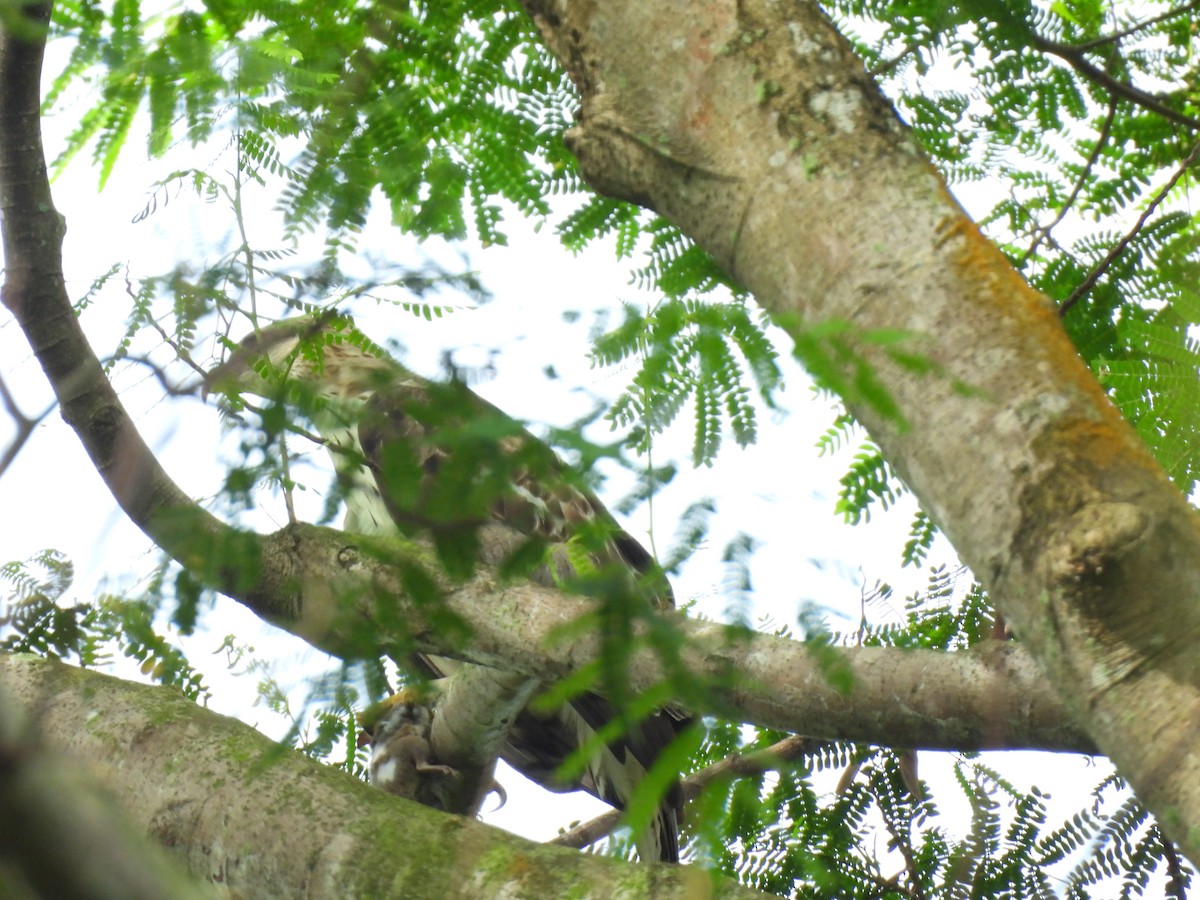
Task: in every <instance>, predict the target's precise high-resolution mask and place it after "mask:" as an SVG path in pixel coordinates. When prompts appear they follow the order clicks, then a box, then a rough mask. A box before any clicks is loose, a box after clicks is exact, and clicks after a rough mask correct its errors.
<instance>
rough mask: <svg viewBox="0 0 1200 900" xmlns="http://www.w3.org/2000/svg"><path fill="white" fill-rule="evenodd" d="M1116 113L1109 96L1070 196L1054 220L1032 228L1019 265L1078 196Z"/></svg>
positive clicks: (1106, 137) (1115, 105) (1061, 217)
mask: <svg viewBox="0 0 1200 900" xmlns="http://www.w3.org/2000/svg"><path fill="white" fill-rule="evenodd" d="M1116 115H1117V100H1116V98H1115V97H1111V98H1110V99H1109V102H1108V115H1107V116H1106V117H1105V119H1104V124H1103V125H1101V126H1100V133H1099V135H1097V137H1096V146H1095V147H1093V148H1092V152H1091V155H1090V156H1089V157H1088V160H1087V162H1086V163H1085V164H1084V166H1083V171H1082V172H1080V173H1079V177H1078V178H1077V179H1076V180H1075V186H1074V187H1073V188H1072V189H1071V196H1069V197H1068V198H1067V202H1066V203H1064V204H1063V205H1062V209H1060V210H1059V211H1058V215H1057V216H1055V217H1054V221H1053V222H1051V223H1050V224H1049V225H1047V226H1045V227H1044V228H1042V227H1039V228H1037V229H1035V230H1034V239H1033V243H1032V244H1030V245H1029V249H1028V250H1026V251H1025V255H1024V256H1022V257H1021V261H1020V264H1019V265H1018V268H1019V267H1020V266H1023V265H1024V264H1025V262H1026V261H1027V260H1028V259H1029V257H1031V256H1033V254H1034V253H1035V252H1036V251H1037V248H1038V245H1039V244H1041V243H1042V241H1044V240H1045V239H1046V238H1048V237H1049V236H1050V232H1051V231H1052V230H1053V229H1054V228H1056V227H1057V226H1058V223H1059V222H1061V221H1062V220H1063V219H1064V218H1065V217H1066V215H1067V212H1068V211H1070V209H1071V207H1072V206H1073V205H1074V203H1075V201H1076V200H1077V199H1078V198H1079V194H1080V192H1081V191H1082V190H1083V186H1084V184H1085V183H1086V182H1087V180H1088V178H1089V177H1090V176H1091V174H1092V168H1093V167H1094V166H1095V165H1096V161H1097V160H1098V159H1099V158H1100V151H1101V150H1102V149H1103V148H1104V145H1105V144H1106V143H1108V139H1109V137H1110V136H1111V134H1112V125H1113V121H1114V120H1115V119H1116Z"/></svg>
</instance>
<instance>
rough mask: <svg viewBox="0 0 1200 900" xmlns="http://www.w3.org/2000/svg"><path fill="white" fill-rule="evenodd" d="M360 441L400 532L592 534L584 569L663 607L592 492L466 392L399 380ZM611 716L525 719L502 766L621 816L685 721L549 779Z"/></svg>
mask: <svg viewBox="0 0 1200 900" xmlns="http://www.w3.org/2000/svg"><path fill="white" fill-rule="evenodd" d="M359 440H360V443H361V446H362V451H363V455H364V458H365V459H366V461H367V464H368V466H369V467H370V468H371V471H372V473H373V474H374V477H375V479H376V483H377V485H378V487H379V493H380V495H381V498H382V500H383V503H384V504H385V505H386V507H387V509H388V512H389V513H390V514H391V516H392V518H393V519H394V520H395V522H396V524H397V525H398V526H399V527H400V528H401V530H403V531H406V532H411V531H413V530H425V529H428V530H429V531H431V532H433V533H434V535H435V538H436V536H437V535H438V534H442V535H453V536H455V537H457V538H462V537H464V536H466V535H467V534H469V533H471V532H473V531H475V530H477V529H478V528H479V527H480V526H481V525H483V524H485V523H488V522H491V523H500V524H503V525H506V526H508V527H510V528H512V529H513V530H514V531H516V532H518V533H520V534H523V535H525V536H527V537H529V538H533V539H536V540H540V541H543V542H545V543H546V544H548V545H557V544H562V543H563V542H565V541H567V540H569V539H571V538H572V537H574V536H575V535H577V534H579V533H580V532H581V530H584V529H587V528H591V529H594V533H592V534H591V535H590V536H589V537H588V539H587V543H586V549H587V551H588V555H589V556H590V557H591V559H592V562H593V564H595V565H596V566H597V567H598V568H602V567H606V566H620V567H622V568H623V569H624V570H625V571H626V572H628V573H629V574H630V575H631V576H633V577H632V578H631V579H630V584H631V586H632V585H633V584H634V580H635V579H636V578H637V576H640V575H642V574H644V573H649V574H650V575H651V577H652V578H653V579H654V581H653V588H652V589H653V593H654V599H655V601H656V602H657V604H658V605H660V606H672V605H673V603H674V601H673V598H672V596H671V593H670V586H669V585H668V584H667V582H666V579H665V577H662V576H661V574H660V573H656V566H655V563H654V560H653V558H652V557H651V556H650V554H649V553H647V552H646V550H645V548H643V547H642V546H641V544H639V543H638V542H637V541H636V540H634V539H633V538H632V537H631V536H630V535H628V534H627V533H625V532H624V531H622V530H621V529H620V527H619V526H618V525H617V524H616V522H615V520H614V519H613V518H612V515H611V514H610V513H609V512H608V510H607V509H605V508H604V506H603V505H602V504H601V503H600V501H599V500H598V499H597V498H596V497H595V496H594V495H593V494H592V493H591V492H590V491H587V490H586V489H585V488H583V487H581V486H579V485H577V484H574V483H572V482H571V481H570V480H569V479H568V478H567V477H566V473H565V472H564V470H563V467H562V463H561V461H560V460H559V459H558V458H557V456H556V455H555V454H554V453H553V451H551V450H550V449H549V448H548V447H546V446H545V445H544V444H542V443H541V442H540V441H538V440H537V439H536V438H535V437H534V436H533V435H531V434H530V433H529V432H528V431H526V430H525V429H524V428H522V427H521V426H520V425H519V424H517V423H516V422H515V421H514V420H512V419H511V418H510V417H508V416H507V415H505V414H504V413H503V412H501V411H500V410H499V409H497V408H496V407H495V406H493V405H492V404H490V403H488V402H487V401H486V400H484V399H483V398H481V397H479V396H478V395H476V394H474V393H473V392H471V391H470V390H469V389H468V388H466V387H465V386H463V385H460V384H454V383H452V384H449V385H434V384H430V383H427V382H424V381H422V380H421V379H418V378H416V377H415V376H409V375H408V374H407V373H404V374H403V375H401V376H399V377H398V378H397V379H396V381H395V383H393V384H392V385H390V386H389V387H388V388H387V389H386V390H377V391H376V392H375V394H374V395H373V396H372V397H371V398H370V399H369V400H368V401H367V410H366V411H365V412H364V415H363V418H362V421H361V423H360V425H359ZM441 663H442V661H441V660H439V659H436V658H431V659H425V660H422V664H423V665H424V666H425V667H426V668H428V669H430V670H431V671H432V672H442V671H443V669H444V667H443V666H442V665H441ZM616 715H617V714H616V711H615V710H614V709H613V707H612V706H611V704H609V703H608V701H606V700H605V699H603V698H602V697H600V696H598V695H596V694H584V695H582V696H580V697H577V698H575V699H573V700H572V701H571V702H570V703H569V704H568V705H566V706H564V707H563V708H561V709H560V710H558V711H556V712H554V713H552V714H547V715H537V714H534V713H532V712H530V711H529V710H526V711H524V712H523V713H521V714H520V715H519V716H518V718H517V720H516V722H515V723H514V725H513V728H512V731H511V732H510V735H509V739H508V743H507V746H506V747H505V748H504V750H503V752H502V756H503V758H504V759H505V761H506V762H508V763H509V764H510V765H512V766H513V767H514V768H515V769H517V770H518V771H520V772H522V773H523V774H525V775H527V776H528V777H529V778H531V779H532V780H534V781H536V782H537V783H539V784H541V785H543V786H545V787H547V788H550V789H552V790H569V789H573V788H575V787H577V786H578V787H583V788H584V789H586V790H588V791H589V792H591V793H592V794H594V795H595V796H597V797H599V798H600V799H602V800H604V801H605V802H607V803H610V804H612V805H614V806H616V807H618V808H624V807H625V805H626V804H627V803H628V800H629V798H630V796H631V795H632V793H633V791H634V790H635V789H636V787H637V785H638V784H639V783H640V782H641V780H642V779H643V778H644V777H645V774H646V771H647V770H648V769H649V768H650V766H652V765H653V764H654V762H655V760H656V759H657V758H658V756H659V754H660V753H661V752H662V750H663V749H664V748H665V747H666V746H667V745H668V744H669V743H670V742H671V741H672V740H673V739H674V738H675V736H676V734H677V733H678V732H679V731H680V730H681V729H682V728H683V727H685V726H686V725H687V724H688V720H687V719H686V717H684V716H680V715H675V714H672V713H669V712H659V713H656V714H654V715H653V716H651V717H649V718H648V719H646V720H644V721H642V722H640V723H637V724H635V725H634V726H633V727H632V728H631V729H630V730H629V731H628V732H627V733H626V734H625V735H624V736H623V737H621V738H620V739H619V740H616V741H613V742H611V743H609V744H608V745H607V746H606V747H605V748H604V750H603V751H601V752H600V753H599V754H598V755H597V756H596V757H594V758H593V759H592V760H590V761H589V763H588V765H587V766H586V769H585V771H584V773H583V775H582V776H581V777H580V779H579V783H578V785H574V784H564V783H563V782H562V781H561V780H560V779H559V778H558V777H557V772H558V770H559V768H560V766H561V765H562V763H563V761H564V760H565V759H566V758H567V757H568V756H569V755H570V754H571V753H573V752H574V751H575V750H576V749H577V748H578V747H579V746H580V745H581V743H583V742H584V741H585V740H587V739H588V738H589V737H590V736H591V735H593V734H594V733H595V732H596V731H597V730H598V729H600V728H601V727H603V726H604V725H606V724H608V723H609V722H611V721H612V720H613V719H614V718H615V717H616ZM681 802H682V799H681V793H680V791H679V788H678V786H675V787H674V788H672V790H671V791H669V792H668V794H667V796H666V797H664V798H663V801H662V803H661V804H660V808H659V810H658V812H657V814H656V817H655V821H654V823H653V827H652V829H651V832H650V833H649V834H647V835H643V836H640V837H639V839H638V850H639V853H640V854H641V855H642V857H643V858H644V859H655V858H657V859H663V860H669V861H677V860H678V858H679V845H678V818H679V812H680V804H681Z"/></svg>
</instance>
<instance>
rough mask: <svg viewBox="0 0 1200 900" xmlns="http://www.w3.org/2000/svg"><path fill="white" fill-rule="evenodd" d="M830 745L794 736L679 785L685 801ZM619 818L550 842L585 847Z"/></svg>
mask: <svg viewBox="0 0 1200 900" xmlns="http://www.w3.org/2000/svg"><path fill="white" fill-rule="evenodd" d="M829 744H830V742H829V741H818V740H814V739H813V738H807V737H801V736H800V735H792V736H791V737H786V738H784V739H783V740H782V741H779V742H778V743H775V744H772V745H771V746H770V747H767V748H766V749H764V750H757V751H755V752H754V753H747V754H745V755H742V754H740V753H735V754H733V755H732V756H727V757H725V759H723V760H721V761H720V762H715V763H713V764H712V765H711V766H708V767H706V768H703V769H701V770H700V771H699V772H693V773H692V774H691V775H689V776H688V777H687V778H685V779H683V781H682V782H681V783H680V788H681V789H682V791H683V799H684V802H685V803H686V802H688V801H690V800H694V799H695V798H696V797H697V796H699V794H700V792H701V791H702V790H703V789H704V788H705V787H706V786H708V785H709V784H711V783H712V782H714V781H717V780H719V779H722V778H746V777H749V776H752V775H761V774H762V773H763V772H769V771H773V770H775V769H778V768H780V767H781V766H784V765H786V764H788V763H791V762H793V761H794V760H796V759H799V758H800V757H801V756H804V755H806V754H812V753H815V752H816V751H817V750H819V749H821V748H822V747H826V746H828V745H829ZM620 821H621V811H620V810H619V809H614V810H610V811H608V812H606V813H603V814H602V815H599V816H596V818H594V819H592V820H591V821H589V822H584V823H583V824H582V825H576V826H575V827H574V828H571V829H568V830H567V831H564V832H563V833H562V834H560V835H558V837H556V838H554V839H553V840H550V841H548V843H550V844H554V845H556V846H560V847H576V848H579V847H586V846H588V845H589V844H594V843H596V841H598V840H600V839H601V838H605V837H607V836H608V835H610V834H612V831H613V829H614V828H616V827H617V825H618V824H620Z"/></svg>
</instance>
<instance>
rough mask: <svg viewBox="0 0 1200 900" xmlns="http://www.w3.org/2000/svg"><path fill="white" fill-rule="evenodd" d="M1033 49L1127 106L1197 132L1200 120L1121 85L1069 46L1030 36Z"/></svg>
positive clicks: (1116, 79)
mask: <svg viewBox="0 0 1200 900" xmlns="http://www.w3.org/2000/svg"><path fill="white" fill-rule="evenodd" d="M1033 45H1034V46H1035V47H1037V48H1038V49H1039V50H1043V51H1045V52H1046V53H1049V54H1050V55H1051V56H1057V57H1058V58H1059V59H1061V60H1063V61H1064V62H1066V63H1068V64H1069V65H1070V66H1071V68H1073V69H1074V70H1075V71H1076V72H1078V73H1079V74H1080V75H1083V76H1084V77H1086V78H1089V79H1091V80H1092V81H1093V82H1094V83H1096V84H1098V85H1099V86H1100V87H1102V88H1105V89H1106V90H1108V91H1109V92H1110V93H1111V94H1114V95H1116V96H1118V97H1122V98H1124V99H1125V100H1128V101H1129V102H1130V103H1133V104H1136V105H1137V106H1141V107H1143V108H1144V109H1148V110H1150V111H1151V112H1155V113H1158V114H1159V115H1160V116H1162V117H1163V118H1164V119H1167V120H1168V121H1170V122H1174V123H1175V124H1177V125H1183V126H1185V127H1187V128H1190V129H1192V130H1193V131H1200V119H1193V118H1192V117H1191V116H1185V115H1184V114H1183V113H1181V112H1177V111H1176V110H1173V109H1171V107H1169V106H1167V105H1166V104H1165V103H1163V102H1162V101H1161V100H1159V99H1158V98H1157V97H1155V96H1154V95H1153V94H1149V93H1147V92H1146V91H1143V90H1142V89H1141V88H1136V87H1134V86H1133V85H1132V84H1129V83H1128V82H1125V81H1121V80H1120V79H1119V78H1114V77H1113V76H1112V75H1110V74H1109V73H1108V72H1105V71H1104V70H1103V69H1101V68H1099V67H1097V66H1096V65H1094V64H1093V63H1092V62H1090V61H1089V60H1088V59H1086V58H1085V57H1084V55H1083V52H1082V51H1081V50H1078V49H1077V48H1075V47H1073V46H1071V45H1069V44H1060V43H1058V42H1057V41H1051V40H1047V39H1046V38H1043V37H1039V36H1038V35H1034V36H1033Z"/></svg>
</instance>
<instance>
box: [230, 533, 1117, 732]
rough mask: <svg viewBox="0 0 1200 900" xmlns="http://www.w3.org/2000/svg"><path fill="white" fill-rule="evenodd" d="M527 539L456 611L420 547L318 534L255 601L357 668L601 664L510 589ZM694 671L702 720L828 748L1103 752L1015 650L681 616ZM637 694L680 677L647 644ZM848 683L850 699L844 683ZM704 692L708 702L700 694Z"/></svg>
mask: <svg viewBox="0 0 1200 900" xmlns="http://www.w3.org/2000/svg"><path fill="white" fill-rule="evenodd" d="M516 540H517V538H516V537H515V536H513V535H512V534H511V533H510V532H508V530H507V529H504V528H502V527H500V526H491V527H489V528H485V529H483V540H482V544H483V547H484V552H485V565H484V566H483V567H481V568H480V570H479V571H478V572H477V573H476V575H475V576H474V578H472V579H471V580H470V581H467V582H465V583H452V582H449V581H443V582H442V583H441V584H440V585H439V587H440V589H441V591H442V595H441V597H442V605H441V606H433V607H431V605H430V604H429V602H428V601H425V602H417V601H415V600H414V599H413V598H412V596H411V595H410V594H409V592H408V591H407V589H406V587H405V572H406V571H410V570H411V569H412V567H413V566H421V567H423V568H424V569H425V570H426V571H436V566H437V563H436V561H435V560H434V558H433V555H432V554H431V553H430V552H429V551H428V550H426V549H423V548H422V547H421V546H420V545H417V544H413V543H410V542H401V541H396V542H394V543H382V542H378V541H368V540H367V539H365V538H359V537H358V536H355V535H347V534H343V533H342V532H338V531H334V530H332V529H327V528H318V527H316V526H312V525H297V526H293V527H289V528H286V529H284V530H282V531H280V532H277V533H276V534H274V535H271V536H269V537H268V538H266V539H265V543H266V545H267V546H268V547H269V548H270V549H269V550H268V552H267V553H266V554H265V556H264V571H266V572H269V573H270V578H269V579H264V580H263V582H262V585H263V586H264V587H266V588H267V589H268V592H267V593H264V594H254V595H252V596H250V597H248V598H247V601H248V605H249V606H250V607H251V608H252V609H254V610H255V612H256V613H258V614H259V615H260V616H262V617H264V618H266V619H268V620H269V621H272V622H274V623H275V624H277V625H279V626H280V627H281V628H285V629H287V630H288V631H290V632H292V633H293V634H296V635H298V636H299V637H302V638H303V639H305V640H306V641H308V642H309V643H311V644H312V645H313V646H314V647H317V648H319V649H321V650H324V651H325V652H327V653H331V654H333V655H334V656H337V657H340V658H342V659H356V658H360V657H362V656H364V655H366V656H376V655H378V654H380V653H381V652H387V653H391V654H393V655H396V656H399V655H401V654H404V653H407V652H411V651H413V650H416V651H419V652H423V653H433V654H437V655H440V656H450V657H457V658H459V659H462V660H464V661H467V662H472V663H475V664H477V665H482V666H489V667H493V668H498V669H503V670H505V671H509V672H514V673H522V674H525V675H527V676H529V677H530V678H536V679H539V680H541V681H543V682H546V683H554V682H558V681H561V680H562V679H564V678H566V677H568V676H570V675H573V674H576V673H578V672H579V671H580V669H581V668H582V667H584V666H586V665H588V664H589V663H590V662H591V661H593V660H596V659H597V658H599V650H600V642H601V640H602V638H601V636H600V635H597V634H595V633H594V631H591V630H588V631H586V632H584V633H579V632H578V631H577V630H576V631H572V632H571V633H570V634H567V635H564V634H563V633H562V631H563V629H562V625H563V623H566V622H570V621H572V620H574V619H576V618H577V617H578V616H579V615H580V614H581V613H583V612H586V611H587V610H588V609H589V607H588V605H587V603H586V601H584V600H583V599H581V598H578V597H575V596H572V595H570V594H567V593H564V592H563V591H560V590H557V589H555V588H550V587H543V586H541V585H538V584H534V583H530V582H521V583H519V584H505V583H502V582H500V581H499V580H498V578H497V576H496V574H495V570H494V569H492V568H488V566H489V565H498V564H499V561H501V560H503V559H504V558H506V554H507V553H509V552H511V549H512V545H513V543H514V542H515V541H516ZM446 615H450V616H452V617H453V618H455V619H456V620H457V621H459V622H462V623H463V624H465V626H466V627H467V628H468V629H469V633H470V637H469V640H467V641H466V642H465V644H462V645H461V646H460V645H458V644H457V643H455V642H453V641H451V640H448V638H447V635H446V634H445V631H444V628H443V629H439V628H438V627H436V626H435V625H434V624H433V620H434V619H435V618H436V617H438V616H446ZM673 619H674V620H673V623H672V624H673V625H674V627H676V628H677V629H678V630H679V632H680V633H681V635H682V637H683V644H684V649H683V650H682V657H681V658H682V661H683V663H684V665H685V666H686V667H687V669H688V671H689V672H690V673H691V675H692V677H693V678H694V679H701V680H703V682H704V684H705V686H706V688H707V690H706V691H705V692H703V695H704V698H705V701H704V702H706V703H707V704H708V705H707V706H706V707H704V708H702V709H695V710H692V711H693V712H696V713H715V714H719V715H725V716H728V715H738V716H740V717H742V720H743V721H746V722H751V723H753V724H755V725H759V726H761V727H764V728H778V729H780V730H784V731H789V732H795V733H799V734H804V735H807V736H808V737H811V738H819V739H825V740H851V741H860V742H864V743H874V744H886V745H896V746H904V747H920V748H930V749H959V750H973V749H985V748H992V749H1003V748H1018V747H1023V748H1030V749H1032V748H1037V749H1045V750H1065V751H1076V752H1083V753H1086V752H1090V751H1091V750H1092V749H1093V748H1092V744H1091V742H1090V741H1089V740H1088V739H1087V738H1086V737H1085V736H1084V735H1083V733H1082V732H1081V731H1080V730H1079V729H1078V728H1076V727H1075V726H1074V725H1073V724H1072V723H1071V720H1070V717H1069V716H1068V715H1067V713H1066V712H1065V710H1064V709H1063V708H1062V706H1061V705H1060V704H1059V702H1058V701H1057V699H1056V697H1055V694H1054V692H1053V691H1052V690H1051V689H1050V687H1049V686H1048V685H1047V684H1046V682H1045V679H1043V678H1042V677H1041V676H1040V674H1039V673H1038V672H1037V670H1036V668H1035V666H1034V665H1033V662H1032V660H1031V659H1030V657H1029V656H1028V655H1027V654H1026V653H1025V651H1024V650H1023V649H1022V648H1021V647H1020V646H1019V645H1018V644H1017V643H1014V642H1012V641H989V642H986V643H985V644H983V645H980V646H979V647H976V648H974V649H973V650H970V651H967V652H960V653H944V652H941V651H934V650H917V649H912V650H902V649H897V648H883V647H830V646H826V645H823V644H817V645H815V646H811V645H808V644H806V643H803V642H800V641H793V640H788V639H786V638H777V637H772V636H770V635H765V634H759V633H754V632H749V631H747V630H745V629H740V628H734V627H729V626H724V625H719V624H716V623H712V622H699V621H695V620H690V619H687V618H685V617H683V616H682V615H676V616H674V617H673ZM626 667H627V670H628V675H629V686H630V688H631V689H632V690H633V691H634V692H637V693H641V692H645V691H647V690H649V689H651V688H653V687H655V686H656V685H658V684H660V683H661V682H662V680H663V679H664V678H665V677H666V675H665V673H664V669H663V665H662V661H661V659H660V658H659V656H658V654H657V653H656V652H654V651H653V650H652V649H649V648H645V647H642V648H640V649H637V650H635V651H634V652H632V653H631V655H630V657H629V658H628V660H627V661H626ZM831 672H837V673H838V678H837V682H838V683H839V684H845V683H847V682H848V683H849V687H848V688H845V689H844V688H839V687H838V686H837V684H835V683H834V680H833V679H832V678H831V674H830V673H831ZM700 693H702V692H699V691H698V692H697V694H700Z"/></svg>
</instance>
